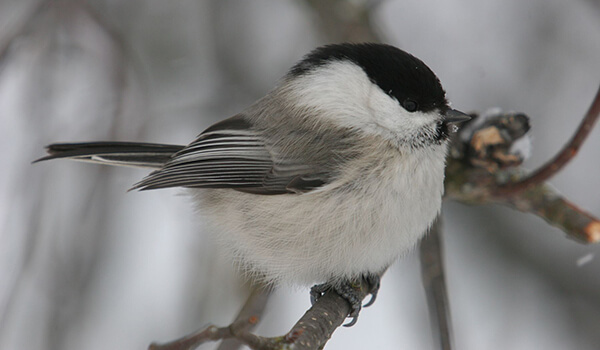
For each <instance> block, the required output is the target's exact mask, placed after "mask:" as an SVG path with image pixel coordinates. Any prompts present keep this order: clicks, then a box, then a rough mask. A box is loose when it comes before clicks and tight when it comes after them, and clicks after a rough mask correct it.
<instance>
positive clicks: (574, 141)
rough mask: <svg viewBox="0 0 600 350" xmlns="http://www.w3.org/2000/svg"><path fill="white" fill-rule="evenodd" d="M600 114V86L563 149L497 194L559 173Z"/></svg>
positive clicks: (498, 189)
mask: <svg viewBox="0 0 600 350" xmlns="http://www.w3.org/2000/svg"><path fill="white" fill-rule="evenodd" d="M599 115H600V88H598V91H597V92H596V97H595V98H594V100H593V101H592V104H591V105H590V108H589V109H588V112H587V114H586V115H585V117H584V118H583V120H582V121H581V124H579V128H578V129H577V131H576V132H575V135H573V137H572V138H571V140H570V141H569V142H568V143H567V144H566V145H565V147H563V149H562V151H560V152H559V153H558V154H557V155H556V156H555V157H554V158H552V160H550V161H549V162H547V163H546V164H545V165H544V166H542V167H540V168H539V169H538V170H536V171H534V172H533V173H532V174H531V175H529V176H527V177H525V178H523V179H520V180H519V181H516V182H509V183H507V184H504V185H501V186H500V187H498V188H497V189H496V191H495V194H496V195H497V196H499V195H504V196H506V195H509V194H511V193H515V192H519V191H523V190H524V189H526V188H528V187H530V186H533V185H536V184H540V183H542V182H544V181H546V180H548V179H549V178H550V177H552V176H554V175H555V174H556V173H558V172H559V171H560V170H561V169H562V168H563V167H564V166H565V165H566V164H567V163H568V162H569V161H570V160H571V159H573V158H574V157H575V155H576V154H577V152H578V151H579V148H580V147H581V145H582V144H583V142H584V141H585V140H586V138H587V137H588V135H589V134H590V132H591V131H592V128H593V127H594V124H595V123H596V121H597V120H598V116H599Z"/></svg>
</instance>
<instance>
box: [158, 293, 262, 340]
mask: <svg viewBox="0 0 600 350" xmlns="http://www.w3.org/2000/svg"><path fill="white" fill-rule="evenodd" d="M269 295H270V292H269V291H268V290H267V289H265V288H262V287H258V288H255V289H253V291H252V293H250V296H248V299H247V300H246V302H245V303H244V306H243V307H242V309H241V310H240V312H239V313H238V315H237V316H236V318H235V320H234V321H233V322H232V323H231V325H229V326H227V327H216V326H208V327H207V328H204V329H201V330H199V331H196V332H194V333H191V334H189V335H186V336H184V337H182V338H179V339H177V340H174V341H171V342H168V343H164V344H157V343H152V344H150V346H149V347H148V350H192V349H195V348H197V347H198V346H200V345H201V344H203V343H205V342H207V341H217V340H221V339H230V338H236V335H238V334H241V333H244V332H248V331H250V330H251V329H252V328H253V327H255V326H256V325H257V324H258V322H259V320H260V317H261V316H262V313H263V311H264V309H265V306H266V304H267V301H268V299H269ZM250 341H251V340H250ZM236 342H237V343H239V341H236ZM222 346H223V344H221V346H219V349H233V347H229V348H227V347H222ZM225 346H229V345H225Z"/></svg>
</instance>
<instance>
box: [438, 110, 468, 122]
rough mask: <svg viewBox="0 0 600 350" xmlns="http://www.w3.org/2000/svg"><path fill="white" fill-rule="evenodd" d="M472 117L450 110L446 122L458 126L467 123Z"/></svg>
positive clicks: (445, 116)
mask: <svg viewBox="0 0 600 350" xmlns="http://www.w3.org/2000/svg"><path fill="white" fill-rule="evenodd" d="M470 119H471V116H470V115H468V114H466V113H463V112H461V111H457V110H456V109H449V110H448V111H447V112H446V114H444V121H445V122H446V123H448V124H458V123H462V122H466V121H467V120H470Z"/></svg>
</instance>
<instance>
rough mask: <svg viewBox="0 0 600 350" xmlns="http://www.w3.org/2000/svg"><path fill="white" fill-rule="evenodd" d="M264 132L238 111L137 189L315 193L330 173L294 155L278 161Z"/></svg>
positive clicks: (177, 154)
mask: <svg viewBox="0 0 600 350" xmlns="http://www.w3.org/2000/svg"><path fill="white" fill-rule="evenodd" d="M275 153H276V152H273V151H270V150H269V148H268V146H267V145H266V144H265V140H264V136H263V135H262V134H261V133H260V132H259V131H257V130H256V129H254V128H253V125H252V124H251V123H250V122H249V121H248V120H246V119H245V118H244V117H243V116H241V115H238V116H235V117H232V118H229V119H227V120H224V121H222V122H220V123H217V124H215V125H213V126H211V127H210V128H208V129H207V130H205V131H204V132H203V133H202V134H200V136H199V137H198V138H197V139H196V140H195V141H194V142H192V143H191V144H189V145H188V146H186V147H184V148H183V149H182V150H181V151H179V152H177V153H176V154H175V155H173V157H172V158H171V159H170V160H169V161H168V162H167V163H166V164H165V165H164V166H163V167H162V168H161V169H159V170H157V171H154V172H153V173H151V174H150V175H148V176H147V177H146V178H145V179H143V180H142V181H140V182H139V183H137V184H136V185H135V186H134V187H133V189H141V190H150V189H158V188H167V187H192V188H233V189H237V190H240V191H244V192H251V193H256V194H284V193H298V192H306V191H310V190H312V189H314V188H316V187H319V186H321V185H323V184H324V183H326V181H327V176H326V175H325V174H319V173H317V172H315V171H311V167H310V166H308V165H307V164H305V163H304V162H302V161H299V160H294V159H285V160H283V159H278V156H277V155H276V154H275Z"/></svg>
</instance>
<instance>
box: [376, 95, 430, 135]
mask: <svg viewBox="0 0 600 350" xmlns="http://www.w3.org/2000/svg"><path fill="white" fill-rule="evenodd" d="M368 106H369V111H370V114H371V120H373V121H374V122H375V124H376V125H377V126H378V127H379V128H380V129H381V130H380V132H391V133H393V134H395V135H397V136H399V137H400V138H403V139H404V138H408V137H410V136H411V135H414V134H415V133H417V132H419V131H420V130H422V129H423V128H424V127H425V126H426V125H428V124H432V123H433V122H434V120H435V115H430V114H424V113H420V112H413V113H410V112H408V111H406V110H405V109H404V108H402V107H401V106H400V104H399V103H398V101H397V100H395V99H393V98H391V97H390V96H389V95H387V94H385V93H384V92H383V91H381V89H379V88H378V87H376V86H374V87H373V89H372V91H371V93H370V96H369V103H368Z"/></svg>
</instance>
